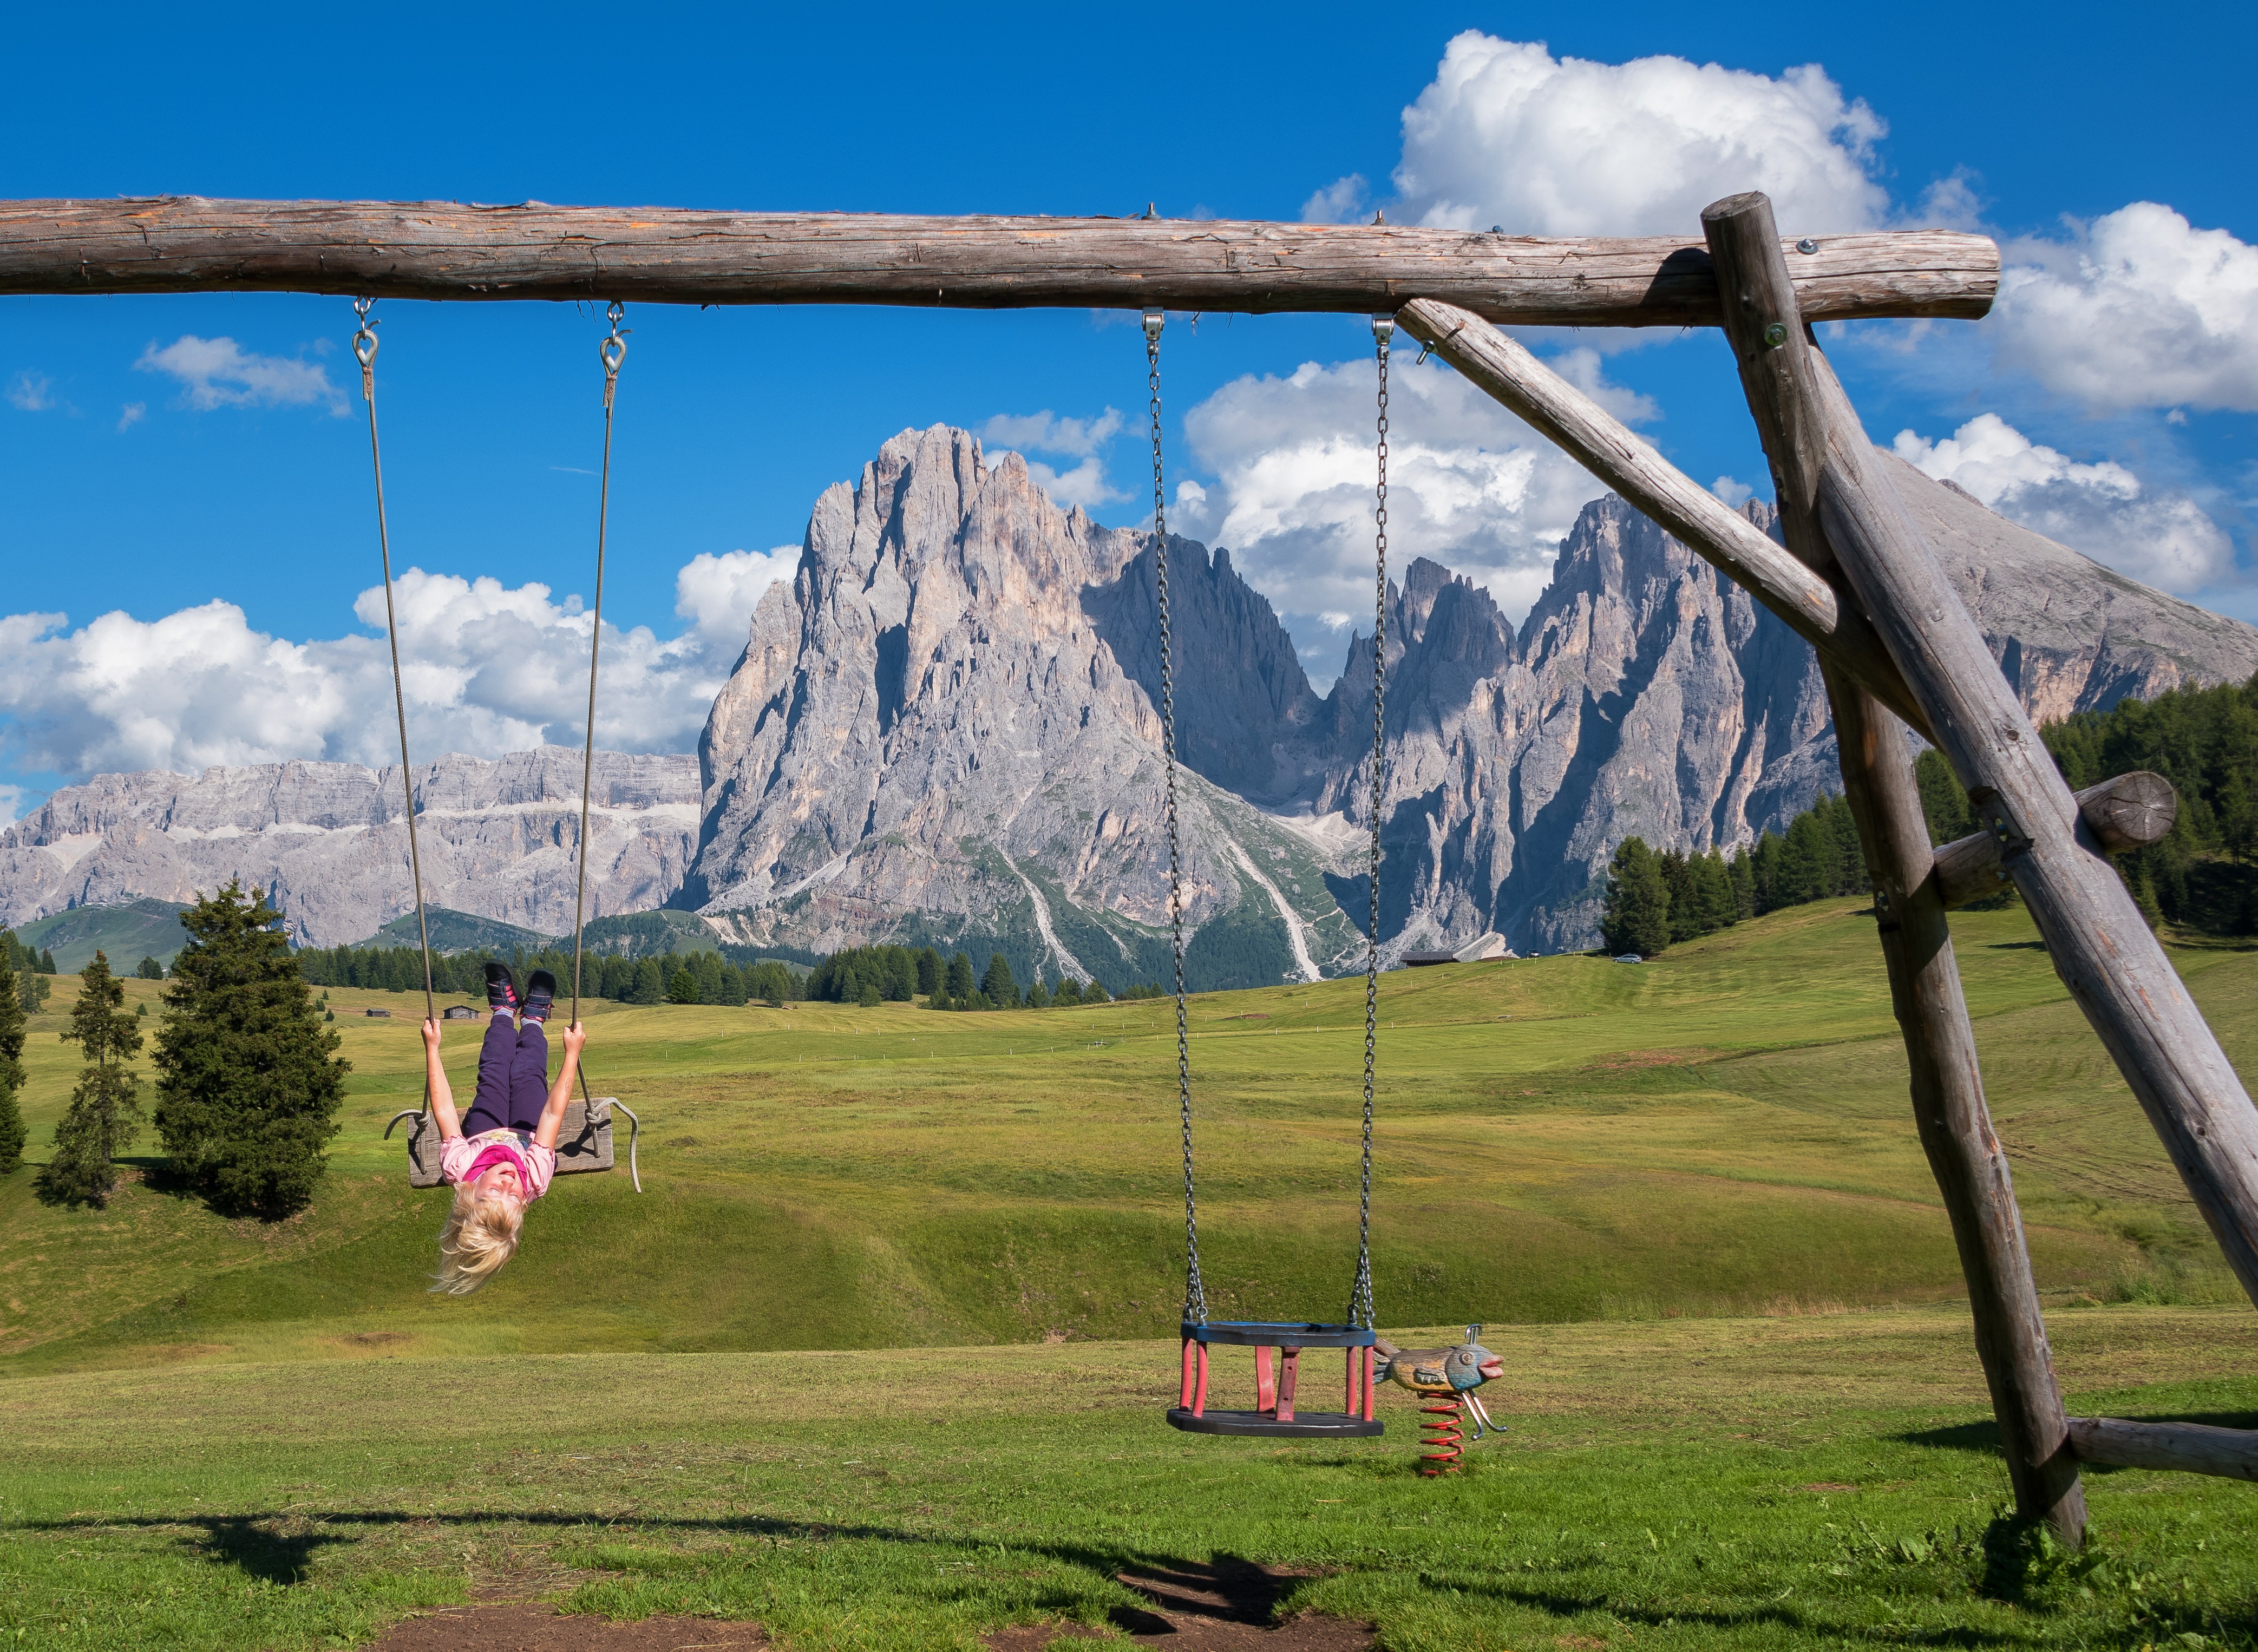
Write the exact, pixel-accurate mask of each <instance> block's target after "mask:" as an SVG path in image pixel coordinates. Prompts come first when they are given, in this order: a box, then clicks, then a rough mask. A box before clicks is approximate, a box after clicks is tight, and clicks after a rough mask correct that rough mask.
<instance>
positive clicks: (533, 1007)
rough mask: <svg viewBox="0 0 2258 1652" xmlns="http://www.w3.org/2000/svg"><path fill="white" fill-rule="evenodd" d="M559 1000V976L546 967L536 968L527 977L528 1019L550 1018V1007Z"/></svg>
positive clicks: (526, 1007)
mask: <svg viewBox="0 0 2258 1652" xmlns="http://www.w3.org/2000/svg"><path fill="white" fill-rule="evenodd" d="M556 1001H557V977H556V976H554V975H550V973H549V972H548V971H547V970H546V969H536V970H535V971H534V972H533V973H532V975H529V976H528V977H526V982H525V1018H526V1019H527V1020H528V1021H546V1020H548V1019H549V1007H550V1004H552V1003H555V1002H556Z"/></svg>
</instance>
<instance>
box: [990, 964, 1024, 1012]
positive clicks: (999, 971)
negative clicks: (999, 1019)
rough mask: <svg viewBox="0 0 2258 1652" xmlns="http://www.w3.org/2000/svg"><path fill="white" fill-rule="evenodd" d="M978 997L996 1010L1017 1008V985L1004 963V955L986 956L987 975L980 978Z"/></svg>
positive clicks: (1010, 970) (1009, 969) (1009, 966)
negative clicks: (985, 1000)
mask: <svg viewBox="0 0 2258 1652" xmlns="http://www.w3.org/2000/svg"><path fill="white" fill-rule="evenodd" d="M980 996H982V997H983V998H985V999H987V1000H988V1002H989V1003H991V1005H993V1006H994V1007H995V1008H997V1009H998V1010H1016V1009H1018V1008H1019V982H1017V981H1015V980H1013V979H1012V966H1011V965H1010V964H1008V963H1006V962H1005V961H1004V954H1002V953H999V952H991V953H990V954H988V973H987V974H986V975H983V976H981V977H980Z"/></svg>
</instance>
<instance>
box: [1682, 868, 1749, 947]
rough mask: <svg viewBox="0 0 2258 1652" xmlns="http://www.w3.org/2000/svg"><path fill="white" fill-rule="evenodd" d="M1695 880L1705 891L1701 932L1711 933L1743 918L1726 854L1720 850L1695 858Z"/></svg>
mask: <svg viewBox="0 0 2258 1652" xmlns="http://www.w3.org/2000/svg"><path fill="white" fill-rule="evenodd" d="M1693 865H1694V870H1695V874H1696V876H1695V878H1694V883H1695V884H1696V886H1697V887H1698V888H1699V889H1700V890H1701V932H1702V933H1703V934H1705V935H1707V934H1711V933H1714V932H1716V931H1717V930H1721V929H1725V928H1728V927H1729V926H1730V925H1734V924H1737V923H1739V922H1740V921H1741V911H1740V907H1739V904H1737V902H1736V900H1735V898H1734V895H1733V878H1732V874H1731V873H1729V872H1728V871H1727V870H1726V869H1725V857H1724V856H1723V855H1722V854H1719V853H1718V852H1717V851H1716V850H1715V849H1711V850H1710V851H1709V852H1708V854H1705V855H1703V856H1701V859H1699V860H1698V861H1694V863H1693Z"/></svg>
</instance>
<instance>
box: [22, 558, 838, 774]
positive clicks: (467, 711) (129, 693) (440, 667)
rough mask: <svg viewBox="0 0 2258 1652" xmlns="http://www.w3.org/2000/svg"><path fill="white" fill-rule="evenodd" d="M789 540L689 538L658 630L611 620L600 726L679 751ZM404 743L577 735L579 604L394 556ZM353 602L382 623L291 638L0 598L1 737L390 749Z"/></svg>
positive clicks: (41, 763) (613, 744) (378, 599)
mask: <svg viewBox="0 0 2258 1652" xmlns="http://www.w3.org/2000/svg"><path fill="white" fill-rule="evenodd" d="M797 555H798V552H797V549H783V550H778V551H770V552H766V553H757V552H748V551H733V552H730V553H729V554H728V555H727V556H723V557H714V556H710V555H703V556H700V557H697V558H695V559H693V560H692V562H691V563H690V564H688V565H687V566H686V567H685V568H684V569H683V570H682V571H681V573H680V575H679V576H678V579H677V582H676V591H677V595H678V612H679V613H681V614H682V616H683V618H685V620H688V621H689V622H690V623H689V624H688V626H687V627H685V629H684V630H683V631H682V633H681V634H680V635H677V636H674V637H671V638H662V637H660V636H658V635H656V634H655V633H653V632H652V631H651V629H650V627H647V626H636V627H629V628H627V629H621V628H620V627H615V626H613V625H611V624H609V623H608V622H607V624H606V626H605V627H604V646H603V656H602V676H601V689H600V695H599V700H598V710H597V714H596V743H597V744H598V745H600V746H602V747H604V748H607V749H608V750H614V751H690V750H692V749H694V748H696V745H697V741H698V734H699V729H700V728H701V727H703V726H704V724H705V720H706V714H707V711H708V710H709V709H710V708H711V707H712V705H713V701H714V694H715V693H716V692H717V691H719V689H720V688H721V684H722V682H723V681H724V680H725V679H726V678H727V677H728V673H729V671H730V670H731V668H732V667H733V666H734V665H735V662H736V659H737V657H738V655H739V654H740V653H741V652H742V649H743V647H744V639H745V632H746V630H747V628H748V627H749V623H750V617H751V605H752V604H753V603H754V602H756V601H757V600H758V599H759V595H760V592H762V591H763V590H765V589H766V588H767V585H768V584H769V583H770V580H771V579H772V578H776V577H778V571H779V569H780V570H781V571H782V572H783V573H785V574H788V573H789V572H790V568H791V563H792V559H793V558H796V557H797ZM393 594H394V604H395V606H396V608H397V610H398V613H399V623H400V652H401V679H402V682H403V684H404V686H405V691H406V696H407V700H408V742H409V749H410V751H411V753H412V755H414V756H415V759H416V761H417V762H423V761H426V760H429V759H430V758H434V757H437V756H440V755H443V754H444V753H447V752H467V753H470V754H472V755H476V756H495V755H501V753H504V752H509V751H522V750H525V749H527V748H530V747H534V746H538V745H542V744H544V743H551V744H559V745H577V744H578V743H579V741H580V738H581V717H582V714H583V712H584V711H585V708H586V699H587V680H588V679H587V670H588V635H589V623H590V621H589V615H588V614H587V613H586V611H585V610H584V609H583V607H582V606H581V604H580V601H579V599H578V598H567V599H564V600H563V601H561V602H560V601H558V600H557V599H555V598H554V597H552V595H551V594H550V590H549V588H548V587H547V586H546V585H537V584H529V585H516V586H509V585H503V584H501V582H500V581H499V580H496V579H492V578H478V579H465V578H461V577H459V576H458V575H453V574H431V573H426V572H424V571H422V570H421V569H414V568H411V569H409V570H408V571H407V572H406V573H405V574H403V575H401V578H399V579H398V580H397V581H395V582H394V593H393ZM353 609H354V613H355V614H356V615H357V616H358V617H359V619H360V620H361V621H362V623H363V624H365V625H366V626H368V627H371V628H372V629H373V630H374V631H376V632H377V633H378V635H348V636H340V637H333V638H327V639H320V640H316V641H311V642H290V641H288V640H286V639H283V638H279V637H274V636H271V635H267V634H266V633H265V632H262V631H259V630H257V629H256V628H254V627H252V625H251V623H250V622H249V620H248V619H247V617H246V616H245V613H244V611H243V610H242V609H241V608H239V607H238V606H236V605H235V604H233V603H231V602H224V601H213V602H208V603H204V604H202V606H197V607H194V608H184V609H182V610H181V611H179V612H178V613H169V614H167V615H165V616H164V617H163V618H161V619H158V620H138V619H135V618H134V617H133V616H132V615H131V614H128V613H105V614H103V615H101V616H100V617H98V618H96V619H95V620H92V621H90V622H89V623H88V624H86V625H84V626H82V627H78V628H77V629H75V630H73V629H71V628H70V627H69V624H68V620H67V618H66V616H65V615H63V614H60V613H18V614H10V615H6V616H4V617H0V658H5V659H7V660H9V661H10V662H11V666H12V669H11V670H9V671H7V672H5V673H0V748H4V749H6V750H7V751H8V753H9V755H10V756H11V758H13V759H15V760H17V761H18V762H19V763H20V764H21V766H22V767H24V768H26V769H35V770H49V771H53V772H57V773H60V774H65V775H68V776H74V777H82V776H86V775H89V774H96V773H103V772H120V771H130V770H134V769H174V770H175V771H179V772H182V773H193V772H195V770H197V769H202V768H204V767H206V766H208V765H210V764H215V763H224V764H242V763H254V762H286V761H288V760H289V759H292V758H299V757H315V758H327V759H331V760H336V761H345V762H364V763H369V764H373V765H374V764H382V763H385V762H394V761H396V760H397V757H398V749H397V746H396V744H395V741H396V738H397V736H396V734H395V731H394V723H393V720H392V714H391V707H392V675H391V663H390V658H389V656H388V654H387V649H386V646H385V642H384V639H383V636H382V635H381V629H382V627H383V625H384V592H383V588H382V587H381V586H373V587H371V588H370V589H368V590H366V591H364V592H361V594H360V596H359V598H358V599H356V601H355V603H354V605H353Z"/></svg>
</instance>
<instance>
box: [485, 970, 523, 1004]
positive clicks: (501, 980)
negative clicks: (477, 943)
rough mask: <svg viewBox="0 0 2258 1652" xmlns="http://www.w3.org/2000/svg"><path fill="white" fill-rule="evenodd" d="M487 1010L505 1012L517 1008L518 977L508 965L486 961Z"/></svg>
mask: <svg viewBox="0 0 2258 1652" xmlns="http://www.w3.org/2000/svg"><path fill="white" fill-rule="evenodd" d="M486 1008H487V1009H489V1010H502V1011H505V1012H508V1011H514V1010H516V1008H517V977H516V976H515V975H511V974H510V973H509V966H508V964H501V963H496V962H494V961H493V960H492V959H491V958H490V959H488V960H487V961H486Z"/></svg>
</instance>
